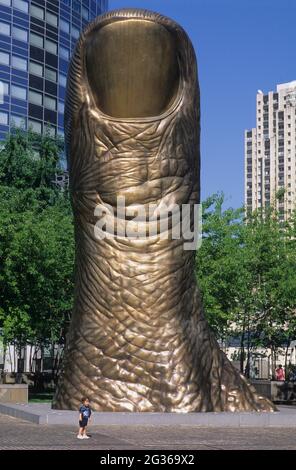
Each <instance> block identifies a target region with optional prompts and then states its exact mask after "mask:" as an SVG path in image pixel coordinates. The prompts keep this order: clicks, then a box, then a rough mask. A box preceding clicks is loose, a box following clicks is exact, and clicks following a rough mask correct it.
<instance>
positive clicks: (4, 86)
mask: <svg viewBox="0 0 296 470" xmlns="http://www.w3.org/2000/svg"><path fill="white" fill-rule="evenodd" d="M8 95H9V84H8V83H6V82H2V80H0V104H1V103H3V102H4V96H8Z"/></svg>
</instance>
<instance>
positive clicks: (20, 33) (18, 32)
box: [12, 26, 28, 42]
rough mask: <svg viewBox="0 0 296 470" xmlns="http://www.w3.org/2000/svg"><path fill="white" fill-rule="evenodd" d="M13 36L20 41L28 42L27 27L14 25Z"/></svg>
mask: <svg viewBox="0 0 296 470" xmlns="http://www.w3.org/2000/svg"><path fill="white" fill-rule="evenodd" d="M12 36H13V37H14V38H15V39H18V40H19V41H24V42H28V32H27V31H26V30H25V29H22V28H17V27H16V26H13V27H12Z"/></svg>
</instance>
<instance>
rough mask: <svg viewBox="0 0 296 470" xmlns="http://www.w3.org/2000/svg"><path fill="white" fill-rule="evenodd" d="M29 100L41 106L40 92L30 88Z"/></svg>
mask: <svg viewBox="0 0 296 470" xmlns="http://www.w3.org/2000/svg"><path fill="white" fill-rule="evenodd" d="M29 102H30V103H33V104H37V105H38V106H42V93H38V92H37V91H33V90H30V91H29Z"/></svg>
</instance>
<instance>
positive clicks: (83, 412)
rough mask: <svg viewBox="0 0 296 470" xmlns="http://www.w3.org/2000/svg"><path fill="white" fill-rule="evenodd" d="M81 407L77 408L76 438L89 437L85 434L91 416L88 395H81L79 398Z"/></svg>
mask: <svg viewBox="0 0 296 470" xmlns="http://www.w3.org/2000/svg"><path fill="white" fill-rule="evenodd" d="M81 403H82V405H81V407H80V408H79V431H78V434H77V439H89V436H87V434H86V426H87V423H88V420H89V419H90V417H91V409H90V407H89V399H88V397H83V398H82V399H81Z"/></svg>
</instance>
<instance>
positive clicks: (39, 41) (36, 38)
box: [30, 33, 44, 49]
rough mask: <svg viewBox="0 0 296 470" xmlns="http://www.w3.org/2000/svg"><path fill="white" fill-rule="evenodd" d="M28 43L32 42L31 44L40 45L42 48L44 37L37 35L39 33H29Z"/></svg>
mask: <svg viewBox="0 0 296 470" xmlns="http://www.w3.org/2000/svg"><path fill="white" fill-rule="evenodd" d="M30 44H32V46H36V47H40V48H41V49H43V47H44V39H43V37H42V36H39V34H35V33H31V34H30Z"/></svg>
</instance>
